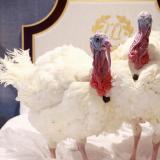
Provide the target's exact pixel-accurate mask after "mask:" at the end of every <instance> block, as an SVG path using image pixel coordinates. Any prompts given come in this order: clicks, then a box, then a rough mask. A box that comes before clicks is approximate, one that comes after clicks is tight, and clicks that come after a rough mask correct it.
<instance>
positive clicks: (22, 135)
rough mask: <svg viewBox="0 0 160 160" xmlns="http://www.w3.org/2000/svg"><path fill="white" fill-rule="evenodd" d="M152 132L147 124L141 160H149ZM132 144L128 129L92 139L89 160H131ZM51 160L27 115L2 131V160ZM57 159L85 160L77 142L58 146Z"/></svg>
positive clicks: (140, 146) (141, 147)
mask: <svg viewBox="0 0 160 160" xmlns="http://www.w3.org/2000/svg"><path fill="white" fill-rule="evenodd" d="M151 132H152V130H151V127H150V126H149V124H145V125H144V126H143V134H142V139H141V141H140V144H139V148H138V158H137V159H138V160H149V157H150V154H151V149H152V139H151ZM132 141H133V137H132V131H131V129H130V127H129V126H126V125H124V126H123V127H122V128H121V129H120V130H119V131H118V132H117V133H116V134H102V135H100V136H98V137H95V136H92V137H89V138H88V143H87V145H86V149H87V154H88V156H89V160H128V159H129V156H130V152H131V146H132ZM159 157H160V156H159ZM49 159H51V158H50V153H49V150H48V146H47V143H46V141H45V139H44V138H43V137H42V136H41V135H40V133H38V132H37V131H36V130H35V129H34V128H33V127H32V126H31V125H30V123H29V121H28V118H27V114H23V115H20V116H17V117H15V118H13V119H11V120H9V121H8V122H7V123H6V125H5V126H4V127H3V128H2V129H1V130H0V160H49ZM57 159H58V160H81V156H80V154H79V152H78V151H76V145H75V143H74V140H72V139H67V140H66V141H63V142H61V143H59V144H58V149H57ZM159 159H160V158H159Z"/></svg>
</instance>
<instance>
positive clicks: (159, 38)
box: [112, 12, 160, 160]
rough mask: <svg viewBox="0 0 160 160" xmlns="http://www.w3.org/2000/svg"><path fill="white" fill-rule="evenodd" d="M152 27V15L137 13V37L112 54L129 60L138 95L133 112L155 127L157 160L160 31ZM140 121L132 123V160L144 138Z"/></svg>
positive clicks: (159, 103)
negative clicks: (142, 137)
mask: <svg viewBox="0 0 160 160" xmlns="http://www.w3.org/2000/svg"><path fill="white" fill-rule="evenodd" d="M151 26H152V16H151V14H150V13H148V12H141V13H140V14H139V16H138V32H137V34H136V36H135V38H134V40H133V38H131V39H129V40H127V42H126V43H125V44H123V45H121V46H120V47H119V48H118V49H117V50H116V51H114V53H112V54H114V56H113V57H114V59H121V60H128V64H129V68H130V73H131V75H132V76H133V80H134V83H135V94H134V95H136V96H135V97H134V98H135V100H133V101H132V106H133V107H134V108H132V109H133V110H132V113H133V112H135V111H137V112H138V114H139V118H140V119H139V120H141V121H142V122H143V121H148V122H150V123H151V125H152V126H153V129H154V133H153V142H152V143H153V151H152V156H151V160H156V159H157V154H158V149H159V146H160V100H159V99H160V32H159V31H152V32H151ZM150 32H151V35H150ZM128 107H129V108H130V107H131V106H128ZM126 109H127V108H126ZM138 114H137V115H138ZM133 115H134V113H133ZM135 119H137V118H136V117H135ZM139 123H140V121H137V122H136V123H135V122H134V126H133V127H134V148H133V152H132V156H131V160H135V159H136V151H137V147H138V143H139V140H140V137H141V131H142V128H141V126H140V125H139Z"/></svg>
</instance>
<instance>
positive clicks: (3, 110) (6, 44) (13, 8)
mask: <svg viewBox="0 0 160 160" xmlns="http://www.w3.org/2000/svg"><path fill="white" fill-rule="evenodd" d="M54 2H55V0H0V57H4V53H5V49H6V48H7V49H10V50H13V48H21V26H22V25H23V24H32V23H35V22H37V21H38V20H41V19H42V18H43V17H45V16H46V15H47V14H48V13H49V12H50V10H51V9H52V7H53V5H54ZM16 96H17V91H16V89H14V88H13V87H12V86H8V87H6V88H5V87H3V86H2V85H0V127H1V126H2V125H3V124H4V123H5V122H6V121H7V120H8V119H9V118H11V117H13V116H16V115H18V114H19V106H20V104H19V102H17V101H15V97H16Z"/></svg>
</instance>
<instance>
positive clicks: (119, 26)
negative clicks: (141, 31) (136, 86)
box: [92, 15, 134, 49]
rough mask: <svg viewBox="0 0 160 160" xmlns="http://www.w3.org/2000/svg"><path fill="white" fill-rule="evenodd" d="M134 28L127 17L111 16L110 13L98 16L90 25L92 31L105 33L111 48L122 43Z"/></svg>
mask: <svg viewBox="0 0 160 160" xmlns="http://www.w3.org/2000/svg"><path fill="white" fill-rule="evenodd" d="M133 31H134V28H133V26H132V23H131V21H130V20H129V19H127V18H126V17H125V16H119V15H117V16H116V17H113V18H112V17H111V16H110V15H102V16H101V17H100V18H98V19H97V20H96V22H95V24H94V25H93V26H92V32H93V33H96V32H103V33H105V34H106V35H107V36H108V37H109V39H110V40H111V43H112V49H115V48H117V47H118V46H119V44H120V43H123V42H124V41H125V40H126V39H127V38H128V37H130V36H131V35H132V33H133Z"/></svg>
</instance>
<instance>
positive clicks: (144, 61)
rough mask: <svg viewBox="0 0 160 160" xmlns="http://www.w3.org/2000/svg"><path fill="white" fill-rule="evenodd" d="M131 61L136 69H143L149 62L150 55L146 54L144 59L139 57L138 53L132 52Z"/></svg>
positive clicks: (129, 56)
mask: <svg viewBox="0 0 160 160" xmlns="http://www.w3.org/2000/svg"><path fill="white" fill-rule="evenodd" d="M128 58H129V61H130V62H132V63H133V64H134V67H135V69H141V68H142V67H143V66H144V65H145V64H147V63H148V62H149V54H148V52H146V53H145V54H144V55H143V56H142V57H139V55H138V52H135V51H134V52H131V53H130V54H129V55H128Z"/></svg>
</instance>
